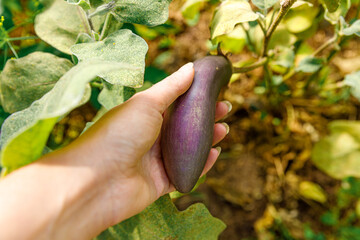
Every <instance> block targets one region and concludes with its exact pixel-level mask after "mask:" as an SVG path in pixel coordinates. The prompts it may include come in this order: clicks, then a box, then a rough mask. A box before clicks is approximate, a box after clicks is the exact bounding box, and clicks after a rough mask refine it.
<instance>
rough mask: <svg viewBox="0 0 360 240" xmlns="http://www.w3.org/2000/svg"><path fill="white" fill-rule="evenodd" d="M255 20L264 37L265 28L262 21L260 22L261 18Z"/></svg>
mask: <svg viewBox="0 0 360 240" xmlns="http://www.w3.org/2000/svg"><path fill="white" fill-rule="evenodd" d="M257 22H258V24H259V26H260V28H261V30H262V31H263V33H264V36H265V37H266V29H265V26H264V25H263V23H262V22H261V20H259V19H257Z"/></svg>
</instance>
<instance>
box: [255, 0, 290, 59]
mask: <svg viewBox="0 0 360 240" xmlns="http://www.w3.org/2000/svg"><path fill="white" fill-rule="evenodd" d="M295 2H296V0H283V1H282V2H281V6H280V11H279V13H278V14H277V15H276V18H275V21H273V22H272V23H271V25H270V27H269V29H268V31H267V33H266V37H265V38H264V49H263V53H262V56H263V57H265V56H267V51H268V47H269V42H270V39H271V36H272V35H273V33H274V32H275V29H276V28H277V26H278V25H279V24H280V22H281V20H282V19H283V17H284V16H285V15H286V14H287V12H288V11H289V10H290V8H291V6H292V5H293V4H294V3H295Z"/></svg>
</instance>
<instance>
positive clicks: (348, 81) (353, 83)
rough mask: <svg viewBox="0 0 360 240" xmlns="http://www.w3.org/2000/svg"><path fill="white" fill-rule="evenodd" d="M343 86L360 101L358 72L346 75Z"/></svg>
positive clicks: (359, 76)
mask: <svg viewBox="0 0 360 240" xmlns="http://www.w3.org/2000/svg"><path fill="white" fill-rule="evenodd" d="M344 84H345V85H346V86H349V87H350V89H351V94H352V95H353V96H354V97H356V98H357V99H358V100H359V101H360V71H357V72H354V73H351V74H348V75H346V76H345V79H344Z"/></svg>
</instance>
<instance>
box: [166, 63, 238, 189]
mask: <svg viewBox="0 0 360 240" xmlns="http://www.w3.org/2000/svg"><path fill="white" fill-rule="evenodd" d="M194 69H195V76H194V80H193V83H192V85H191V87H190V88H189V89H188V90H187V91H186V92H185V93H184V94H183V95H181V96H180V97H179V98H178V99H177V100H176V101H175V102H174V103H173V104H172V105H171V106H170V107H169V109H168V111H167V112H166V113H165V116H164V123H163V128H162V135H161V149H162V156H163V161H164V166H165V170H166V173H167V175H168V177H169V179H170V181H171V183H172V184H173V185H174V186H175V188H176V190H178V191H179V192H182V193H186V192H190V191H191V190H192V189H193V187H194V186H195V184H196V182H197V181H198V179H199V177H200V175H201V173H202V171H203V169H204V166H205V163H206V160H207V158H208V156H209V153H210V150H211V147H212V141H213V135H214V124H215V105H216V101H217V98H218V95H219V93H220V90H221V88H222V87H224V86H226V85H227V84H228V83H229V81H230V77H231V75H232V72H233V69H232V65H231V62H230V61H229V60H228V59H227V58H226V57H224V56H207V57H204V58H202V59H199V60H197V61H195V62H194Z"/></svg>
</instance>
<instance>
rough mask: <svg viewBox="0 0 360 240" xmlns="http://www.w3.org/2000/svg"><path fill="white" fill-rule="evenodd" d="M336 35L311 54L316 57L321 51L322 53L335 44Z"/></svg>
mask: <svg viewBox="0 0 360 240" xmlns="http://www.w3.org/2000/svg"><path fill="white" fill-rule="evenodd" d="M337 39H338V38H337V35H335V36H333V37H332V38H330V39H329V40H328V41H326V42H325V43H324V44H323V45H321V46H320V47H319V48H318V49H316V50H315V52H314V53H313V54H312V55H313V56H314V57H316V56H318V55H319V54H320V53H321V52H322V51H324V50H325V49H326V48H328V47H330V46H331V45H332V44H334V43H336V41H337Z"/></svg>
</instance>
